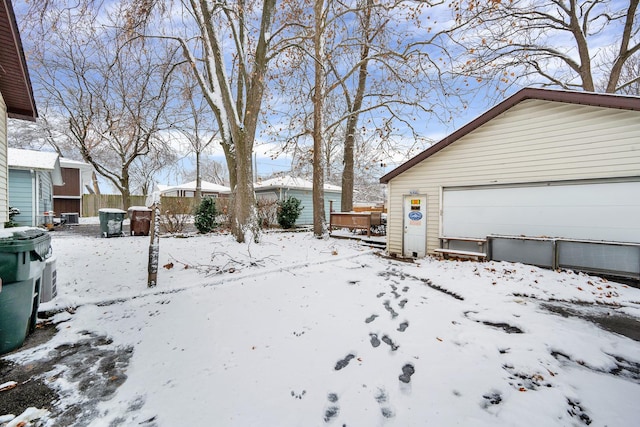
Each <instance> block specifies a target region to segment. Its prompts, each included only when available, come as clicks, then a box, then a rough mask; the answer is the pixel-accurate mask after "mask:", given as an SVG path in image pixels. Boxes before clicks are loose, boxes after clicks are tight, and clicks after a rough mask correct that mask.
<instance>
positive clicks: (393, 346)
mask: <svg viewBox="0 0 640 427" xmlns="http://www.w3.org/2000/svg"><path fill="white" fill-rule="evenodd" d="M382 342H384V343H385V344H387V345H388V346H389V347H391V351H396V350H397V349H398V348H400V346H399V345H397V344H396V343H394V342H393V341H392V340H391V338H389V337H388V336H387V335H384V336H383V337H382Z"/></svg>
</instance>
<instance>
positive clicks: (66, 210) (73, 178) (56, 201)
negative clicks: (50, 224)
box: [53, 157, 93, 217]
mask: <svg viewBox="0 0 640 427" xmlns="http://www.w3.org/2000/svg"><path fill="white" fill-rule="evenodd" d="M60 169H61V174H62V181H63V182H64V185H54V186H53V211H54V212H55V215H56V217H60V216H66V215H65V214H73V215H75V216H76V217H82V194H83V193H84V188H85V185H87V184H89V183H90V182H91V174H92V172H93V167H92V166H91V165H89V164H88V163H84V162H79V161H77V160H71V159H65V158H64V157H62V158H60Z"/></svg>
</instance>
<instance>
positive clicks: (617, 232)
mask: <svg viewBox="0 0 640 427" xmlns="http://www.w3.org/2000/svg"><path fill="white" fill-rule="evenodd" d="M442 207H443V208H442V235H443V236H452V237H474V238H484V237H486V236H489V235H492V234H497V235H507V236H530V237H563V238H569V239H589V240H605V241H614V242H640V221H639V220H638V218H640V180H637V181H576V182H570V183H566V182H547V183H532V184H528V185H502V186H473V187H453V188H444V190H443V196H442Z"/></svg>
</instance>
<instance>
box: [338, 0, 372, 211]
mask: <svg viewBox="0 0 640 427" xmlns="http://www.w3.org/2000/svg"><path fill="white" fill-rule="evenodd" d="M372 7H373V0H367V6H366V7H365V8H364V9H363V11H362V13H363V18H362V48H361V49H360V69H359V72H358V87H357V89H356V94H355V97H354V100H353V105H351V108H350V111H349V113H350V115H349V118H348V119H347V128H346V135H345V140H344V154H343V163H344V169H343V170H342V198H341V203H340V207H341V210H342V212H351V211H352V210H353V187H354V182H353V181H354V173H353V168H354V160H353V159H354V147H355V141H356V131H357V127H358V119H359V117H360V109H361V108H362V101H363V100H364V94H365V91H366V89H367V75H368V71H367V66H368V65H369V61H368V58H369V50H370V48H369V31H370V26H371V9H372Z"/></svg>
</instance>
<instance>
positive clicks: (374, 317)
mask: <svg viewBox="0 0 640 427" xmlns="http://www.w3.org/2000/svg"><path fill="white" fill-rule="evenodd" d="M376 317H378V315H377V314H372V315H371V316H369V317H367V318H366V319H364V323H371V322H373V321H374V320H376Z"/></svg>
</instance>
